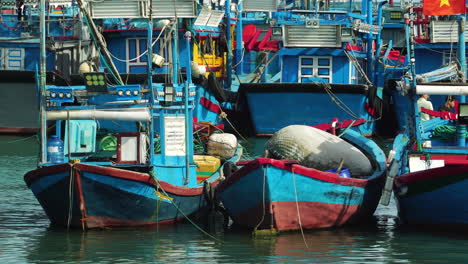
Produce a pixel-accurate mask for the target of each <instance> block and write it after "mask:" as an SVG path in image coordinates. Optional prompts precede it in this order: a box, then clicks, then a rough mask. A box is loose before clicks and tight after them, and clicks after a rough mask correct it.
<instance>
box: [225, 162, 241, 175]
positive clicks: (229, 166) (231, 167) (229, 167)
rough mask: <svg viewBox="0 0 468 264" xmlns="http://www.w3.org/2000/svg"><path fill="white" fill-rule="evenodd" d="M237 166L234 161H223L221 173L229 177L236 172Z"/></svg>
mask: <svg viewBox="0 0 468 264" xmlns="http://www.w3.org/2000/svg"><path fill="white" fill-rule="evenodd" d="M238 169H239V168H237V166H236V164H234V162H231V161H227V162H226V163H224V166H223V174H224V177H225V178H226V179H227V178H229V177H231V175H232V174H233V173H234V172H236V171H237V170H238Z"/></svg>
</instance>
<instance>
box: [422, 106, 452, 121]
mask: <svg viewBox="0 0 468 264" xmlns="http://www.w3.org/2000/svg"><path fill="white" fill-rule="evenodd" d="M421 112H423V113H426V114H428V115H431V116H435V117H440V118H443V119H450V120H456V119H457V114H455V113H452V112H448V111H442V112H439V111H434V110H429V109H427V108H424V107H421Z"/></svg>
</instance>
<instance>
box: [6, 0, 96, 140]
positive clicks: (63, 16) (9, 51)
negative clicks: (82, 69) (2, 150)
mask: <svg viewBox="0 0 468 264" xmlns="http://www.w3.org/2000/svg"><path fill="white" fill-rule="evenodd" d="M37 3H38V2H37V1H0V80H1V81H0V92H1V93H2V95H3V96H2V99H1V101H0V104H1V105H2V109H1V110H0V115H2V116H5V117H6V118H2V120H1V121H0V133H27V134H32V133H37V132H38V130H39V121H38V116H39V113H38V110H37V109H38V96H37V92H36V90H37V86H36V82H35V78H34V76H35V72H36V69H37V65H38V64H39V59H40V56H39V54H40V52H39V50H40V47H39V36H40V28H39V10H38V8H37ZM48 3H49V5H48V8H47V10H46V13H47V16H48V27H47V33H48V38H49V42H48V49H47V50H46V53H47V59H46V71H47V75H48V77H47V78H49V79H52V78H55V79H63V80H66V79H68V78H69V76H70V75H72V74H77V73H78V68H79V65H80V63H81V62H82V60H84V59H85V58H87V57H88V55H90V54H91V53H92V47H90V41H89V35H88V34H87V31H86V30H83V28H84V27H83V23H82V20H81V19H80V13H79V10H78V8H77V6H76V5H74V4H73V3H72V2H71V1H54V0H51V1H49V2H48ZM12 113H14V114H12Z"/></svg>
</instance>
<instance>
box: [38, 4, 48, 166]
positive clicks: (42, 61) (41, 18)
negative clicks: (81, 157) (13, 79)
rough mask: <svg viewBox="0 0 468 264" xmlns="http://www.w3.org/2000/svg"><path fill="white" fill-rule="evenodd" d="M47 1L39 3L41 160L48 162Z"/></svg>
mask: <svg viewBox="0 0 468 264" xmlns="http://www.w3.org/2000/svg"><path fill="white" fill-rule="evenodd" d="M45 1H46V0H40V3H39V13H40V15H39V24H40V29H41V30H40V32H41V36H40V51H41V59H40V69H39V76H40V78H39V87H40V97H41V100H40V115H41V159H40V160H41V162H42V163H46V162H47V151H46V141H47V121H46V109H45V86H46V59H47V56H46V45H45V41H46V25H45Z"/></svg>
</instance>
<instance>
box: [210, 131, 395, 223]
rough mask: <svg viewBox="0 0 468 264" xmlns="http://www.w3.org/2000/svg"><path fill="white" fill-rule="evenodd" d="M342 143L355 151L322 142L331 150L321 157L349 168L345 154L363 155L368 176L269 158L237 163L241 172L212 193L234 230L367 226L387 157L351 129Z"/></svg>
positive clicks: (377, 195) (379, 192)
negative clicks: (337, 160) (338, 160)
mask: <svg viewBox="0 0 468 264" xmlns="http://www.w3.org/2000/svg"><path fill="white" fill-rule="evenodd" d="M294 127H298V126H294ZM296 129H297V128H296ZM323 133H325V132H323ZM273 137H275V135H274V136H273ZM342 138H343V139H344V140H345V141H346V142H349V143H351V144H352V145H353V146H355V147H357V148H359V150H357V149H355V150H351V149H348V150H344V149H343V147H341V146H343V145H341V143H339V142H334V141H333V143H331V141H329V140H324V141H323V142H321V143H320V144H321V146H322V147H324V148H327V147H326V146H325V145H329V146H331V147H330V149H329V151H325V150H324V151H323V153H322V156H327V155H329V156H334V157H335V158H336V157H343V158H344V159H346V160H347V162H348V160H350V159H352V157H351V156H350V155H346V154H344V153H345V152H349V153H352V154H353V155H355V156H359V155H362V153H364V155H365V156H366V157H368V159H369V160H368V161H367V158H366V161H365V162H370V163H369V171H368V172H365V173H362V174H360V175H359V176H358V173H359V172H357V173H355V174H354V175H353V171H352V170H350V169H348V168H347V169H343V170H340V169H341V168H340V169H338V170H339V171H337V169H336V167H335V168H334V170H326V169H323V170H321V169H319V168H317V167H316V168H314V167H306V166H304V165H301V164H299V162H298V161H297V160H281V159H273V158H257V159H254V160H251V161H245V162H241V163H238V164H237V165H238V166H241V168H240V169H239V170H237V171H235V172H233V173H232V174H230V175H229V176H228V175H226V177H227V179H226V180H225V181H224V182H222V183H221V185H220V186H218V187H217V189H216V191H217V193H218V196H219V197H220V199H221V201H222V203H223V205H224V207H225V208H226V211H227V213H228V214H229V216H230V217H231V218H232V219H233V221H234V222H235V223H236V224H238V225H241V226H244V227H248V228H250V229H255V230H260V229H272V230H276V231H287V230H301V229H319V228H328V227H339V226H343V225H350V224H363V223H368V222H369V221H370V220H371V219H372V215H373V213H374V211H375V209H376V207H377V205H378V203H379V200H380V196H381V194H382V187H383V185H384V182H385V175H386V160H385V154H384V153H383V151H382V150H381V149H380V148H379V147H378V146H377V145H376V144H375V143H374V142H373V141H372V140H369V139H368V138H366V137H364V136H362V135H361V134H359V133H358V132H356V131H353V130H351V129H349V130H347V131H346V132H345V133H344V134H343V135H342ZM325 141H326V142H325ZM285 142H286V140H285ZM335 143H336V144H340V148H341V150H340V151H331V150H332V149H333V145H334V144H335ZM294 147H295V145H294V146H290V147H289V149H296V148H294ZM348 148H351V147H348ZM360 151H362V153H361V152H360ZM332 153H333V154H332ZM325 159H327V160H329V159H328V158H325ZM354 162H356V160H355V161H354ZM350 163H351V164H352V163H353V162H350ZM356 164H357V163H355V166H356ZM344 167H345V166H343V168H344ZM357 167H359V166H357ZM358 170H359V169H358ZM350 171H351V172H350ZM350 174H351V175H350Z"/></svg>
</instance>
